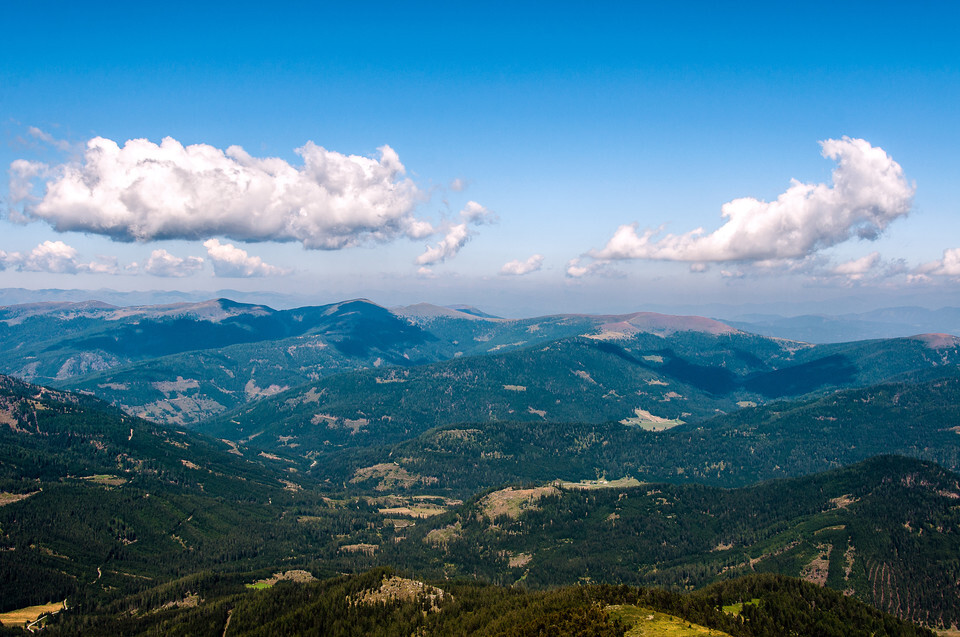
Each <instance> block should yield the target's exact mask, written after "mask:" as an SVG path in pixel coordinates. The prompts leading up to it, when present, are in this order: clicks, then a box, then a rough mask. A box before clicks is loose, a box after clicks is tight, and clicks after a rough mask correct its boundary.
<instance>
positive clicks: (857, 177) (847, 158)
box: [588, 137, 915, 263]
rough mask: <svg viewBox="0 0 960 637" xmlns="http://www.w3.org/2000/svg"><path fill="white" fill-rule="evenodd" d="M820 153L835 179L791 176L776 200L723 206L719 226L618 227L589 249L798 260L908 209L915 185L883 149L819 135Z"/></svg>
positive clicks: (689, 257)
mask: <svg viewBox="0 0 960 637" xmlns="http://www.w3.org/2000/svg"><path fill="white" fill-rule="evenodd" d="M821 146H822V148H823V153H822V154H823V156H824V157H826V158H829V159H834V160H836V161H837V166H836V168H835V169H834V171H833V184H832V185H826V184H805V183H801V182H799V181H796V180H793V181H792V182H791V184H790V187H789V188H788V189H787V190H786V191H785V192H784V193H783V194H781V195H780V196H779V197H777V199H776V201H772V202H765V201H760V200H757V199H754V198H751V197H744V198H741V199H735V200H733V201H730V202H728V203H726V204H724V205H723V207H722V209H721V212H722V217H723V219H724V220H725V221H724V223H723V225H721V226H720V227H719V228H718V229H716V230H715V231H713V232H711V233H706V232H705V231H704V230H703V228H697V229H696V230H693V231H690V232H687V233H685V234H680V235H674V234H667V235H665V236H662V237H659V238H658V235H660V234H661V232H662V229H647V230H644V231H642V232H638V226H637V224H632V225H623V226H620V228H618V229H617V231H616V232H615V233H614V235H613V237H612V238H611V239H610V241H609V242H608V243H607V245H606V246H605V247H604V248H603V249H601V250H594V251H591V252H589V253H588V256H590V257H592V258H594V259H596V260H601V261H609V260H615V259H659V260H667V261H693V262H697V263H707V262H731V261H732V262H737V261H741V262H746V261H758V260H770V259H796V258H802V257H805V256H808V255H810V254H813V253H816V252H817V251H819V250H821V249H824V248H827V247H830V246H833V245H836V244H838V243H842V242H844V241H847V240H849V239H851V238H853V237H855V236H856V237H860V238H862V239H868V240H873V239H876V238H877V237H878V236H879V235H880V234H881V233H882V232H883V231H884V229H886V227H887V225H888V224H889V223H890V222H892V221H893V220H895V219H897V218H899V217H902V216H904V215H906V214H907V213H908V212H909V211H910V206H911V203H912V199H913V194H914V190H915V189H914V187H913V186H912V185H911V184H909V183H908V182H907V180H906V179H905V177H904V175H903V170H902V169H901V167H900V165H899V164H897V162H895V161H894V160H893V159H891V158H890V157H889V156H888V155H887V153H886V152H884V150H883V149H882V148H878V147H874V146H871V145H870V144H869V143H868V142H867V141H865V140H862V139H851V138H849V137H844V138H843V139H828V140H826V141H824V142H821Z"/></svg>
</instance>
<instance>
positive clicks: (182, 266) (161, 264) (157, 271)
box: [143, 250, 203, 278]
mask: <svg viewBox="0 0 960 637" xmlns="http://www.w3.org/2000/svg"><path fill="white" fill-rule="evenodd" d="M202 267H203V257H185V258H183V257H178V256H176V255H173V254H170V253H169V252H167V251H166V250H154V251H153V252H152V253H150V258H149V259H148V260H147V263H146V265H144V266H143V271H144V272H146V273H147V274H152V275H153V276H162V277H178V278H179V277H185V276H190V275H191V274H193V273H195V272H196V271H197V270H199V269H201V268H202Z"/></svg>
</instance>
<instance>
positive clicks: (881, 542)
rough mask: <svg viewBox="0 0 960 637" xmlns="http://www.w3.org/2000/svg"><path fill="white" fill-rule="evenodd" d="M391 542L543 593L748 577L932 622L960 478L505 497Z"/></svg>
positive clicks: (906, 467) (430, 563)
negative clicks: (766, 577) (568, 587)
mask: <svg viewBox="0 0 960 637" xmlns="http://www.w3.org/2000/svg"><path fill="white" fill-rule="evenodd" d="M404 535H405V539H404V540H403V541H402V542H399V543H396V542H393V543H387V542H385V543H384V545H383V547H382V548H381V551H382V553H383V555H382V556H381V559H382V560H384V562H385V563H393V564H398V565H404V566H408V567H410V568H416V569H418V570H421V571H426V572H428V573H435V574H443V575H445V576H448V577H450V576H456V575H466V576H478V577H482V578H484V579H489V580H491V581H494V582H498V583H501V584H504V585H509V584H514V583H523V584H524V585H526V586H531V587H535V588H543V587H549V586H554V585H558V584H573V583H578V582H579V583H601V582H602V583H626V584H645V585H656V586H668V587H671V588H676V589H681V590H689V589H694V588H697V589H699V588H702V587H703V586H704V585H706V584H708V583H711V582H715V581H720V580H724V579H728V578H730V577H733V576H737V575H746V574H750V573H754V572H770V573H779V574H784V575H790V576H793V577H802V578H804V579H806V580H808V581H811V582H814V583H817V584H819V585H821V586H822V585H826V586H828V587H831V588H833V589H835V590H836V591H838V592H843V593H844V594H846V595H853V596H855V597H857V598H858V599H861V600H863V601H865V602H867V603H869V604H871V605H873V606H875V607H877V608H880V609H882V610H885V611H888V612H891V613H893V614H896V615H898V616H900V617H903V618H906V619H909V620H912V621H917V622H922V623H924V624H927V625H936V626H950V625H951V624H955V623H957V622H960V592H958V590H957V588H956V585H955V583H956V581H958V579H960V476H958V475H957V474H955V473H952V472H948V471H945V470H943V469H941V468H940V467H938V466H936V465H933V464H930V463H923V462H920V461H916V460H911V459H906V458H901V457H896V456H881V457H877V458H874V459H871V460H869V461H866V462H864V463H860V464H857V465H853V466H851V467H846V468H844V469H840V470H836V471H831V472H827V473H822V474H817V475H815V476H809V477H804V478H795V479H791V480H779V481H772V482H765V483H762V484H759V485H756V486H753V487H747V488H741V489H734V490H724V489H718V488H714V487H706V486H702V485H669V484H639V483H636V482H634V483H633V485H631V484H616V483H605V484H604V483H593V484H589V485H588V484H570V483H548V484H546V485H542V486H527V487H524V488H520V487H517V488H507V489H503V490H498V491H493V492H489V493H486V494H484V495H482V496H480V497H477V498H474V499H472V500H471V501H469V502H468V503H467V504H465V505H464V506H463V507H461V508H459V509H457V510H455V511H453V512H450V513H448V514H446V515H443V516H438V517H436V518H432V519H430V520H429V521H425V522H423V523H418V524H417V525H416V526H415V527H413V528H411V529H408V531H407V532H406V533H405V534H404Z"/></svg>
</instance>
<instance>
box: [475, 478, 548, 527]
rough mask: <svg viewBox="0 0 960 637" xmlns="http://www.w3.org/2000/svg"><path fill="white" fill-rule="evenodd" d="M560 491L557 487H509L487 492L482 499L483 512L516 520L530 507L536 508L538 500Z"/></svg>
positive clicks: (489, 516)
mask: <svg viewBox="0 0 960 637" xmlns="http://www.w3.org/2000/svg"><path fill="white" fill-rule="evenodd" d="M557 493H559V491H558V490H557V488H556V487H554V486H547V487H536V488H533V489H514V488H507V489H501V490H500V491H494V492H493V493H490V494H487V495H486V496H484V497H483V499H482V500H480V506H481V508H482V510H483V514H484V515H485V516H487V517H488V518H490V519H491V520H495V519H497V518H498V517H500V516H501V515H505V516H507V517H510V518H513V519H514V520H516V519H517V518H518V517H520V514H521V513H522V512H524V511H526V510H528V509H536V508H537V501H538V500H540V498H542V497H544V496H548V495H556V494H557Z"/></svg>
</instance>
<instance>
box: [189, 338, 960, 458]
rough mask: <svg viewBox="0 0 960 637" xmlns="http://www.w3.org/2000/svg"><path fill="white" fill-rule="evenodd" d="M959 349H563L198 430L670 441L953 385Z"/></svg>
mask: <svg viewBox="0 0 960 637" xmlns="http://www.w3.org/2000/svg"><path fill="white" fill-rule="evenodd" d="M957 361H960V348H957V347H956V345H955V344H954V343H953V342H952V340H951V341H949V342H944V343H941V342H931V341H929V340H927V341H925V340H922V339H894V340H890V341H880V342H863V343H853V344H845V345H843V346H834V345H831V346H822V347H813V346H807V345H802V344H797V343H792V342H784V341H777V340H773V339H767V338H762V337H756V336H751V335H747V334H740V333H736V334H720V335H713V334H708V333H702V332H677V333H673V334H670V335H666V336H658V335H655V334H647V333H640V334H635V335H633V336H631V337H629V338H627V339H620V340H616V341H608V340H602V339H596V338H589V337H575V338H568V339H561V340H558V341H553V342H550V343H547V344H543V345H537V346H535V347H528V348H523V349H518V350H513V351H510V352H506V353H502V354H488V355H485V356H473V357H463V358H457V359H454V360H450V361H444V362H440V363H434V364H430V365H420V366H415V367H410V368H403V369H397V368H388V369H371V370H363V371H358V372H352V373H347V374H340V375H335V376H332V377H329V378H323V379H320V380H319V381H316V382H313V383H309V384H307V385H302V386H300V387H297V388H294V389H291V390H289V391H286V392H283V393H280V394H278V395H276V396H273V397H271V398H269V399H266V400H262V401H260V402H257V403H254V404H252V405H249V406H245V407H242V408H239V409H238V410H236V411H235V412H232V413H229V414H226V415H224V416H223V417H221V418H215V419H211V420H209V421H206V422H204V423H203V424H202V425H200V429H201V430H202V431H207V432H209V433H211V434H212V435H216V436H218V437H224V438H229V439H234V440H240V439H247V438H249V437H250V436H257V438H256V440H255V441H252V442H251V444H254V445H256V446H259V447H261V448H265V449H271V448H280V447H282V446H291V445H296V449H297V453H309V452H317V451H320V450H324V449H328V448H331V447H336V446H349V447H358V446H364V445H367V444H370V443H371V442H380V443H382V442H388V441H398V440H402V439H406V438H411V437H413V436H416V435H418V434H420V433H421V432H423V431H425V430H427V429H429V428H431V427H437V426H446V425H450V424H453V423H467V422H471V423H498V422H504V421H516V422H526V423H531V424H540V423H559V422H579V423H603V422H608V421H627V422H628V423H631V424H633V425H635V426H637V427H639V428H641V429H647V430H662V429H666V428H669V427H672V426H675V425H678V424H682V423H684V422H687V423H696V422H702V421H704V420H706V419H707V418H709V417H712V416H714V415H716V414H718V413H729V412H732V411H736V410H738V409H741V408H743V407H750V406H755V405H758V404H764V403H768V402H770V401H772V400H776V399H779V398H786V397H795V396H804V395H822V394H824V393H827V392H829V391H832V390H835V389H837V388H842V387H849V386H857V385H867V384H871V383H876V382H880V381H883V380H888V379H891V378H900V377H904V376H909V375H911V374H913V375H916V374H918V373H945V372H944V370H952V369H955V366H956V362H957Z"/></svg>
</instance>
